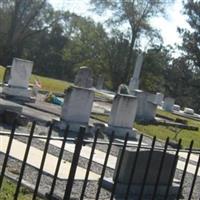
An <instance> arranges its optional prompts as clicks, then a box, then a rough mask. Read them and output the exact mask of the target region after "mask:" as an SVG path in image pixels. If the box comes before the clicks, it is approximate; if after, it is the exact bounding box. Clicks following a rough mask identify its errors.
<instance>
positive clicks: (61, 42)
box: [0, 0, 200, 109]
mask: <svg viewBox="0 0 200 200" xmlns="http://www.w3.org/2000/svg"><path fill="white" fill-rule="evenodd" d="M138 1H139V0H138ZM140 1H141V0H140ZM101 2H106V1H101ZM101 2H100V3H101ZM108 2H110V3H111V2H112V1H108ZM113 2H115V1H113ZM116 2H118V3H119V4H118V5H121V6H122V8H121V10H120V9H119V8H118V10H115V11H116V12H118V13H119V16H121V18H119V19H120V20H121V22H122V21H123V19H126V20H127V22H128V23H129V24H130V27H131V34H130V35H129V32H122V31H120V30H119V29H117V26H114V25H116V24H117V19H116V20H115V21H114V20H110V21H109V26H110V27H109V30H110V31H109V33H108V32H107V31H106V30H107V28H106V26H105V25H102V24H101V23H96V22H94V21H93V20H92V19H91V18H86V17H81V16H78V15H77V14H74V13H70V12H67V11H65V12H63V11H58V10H54V8H53V7H52V6H51V5H50V4H49V3H48V2H47V1H45V0H35V1H31V0H20V1H19V0H6V1H1V3H0V65H3V66H6V65H9V64H11V63H12V59H13V57H19V58H24V59H29V60H32V61H34V73H36V74H40V75H45V76H49V77H53V78H57V79H60V80H67V81H73V80H74V77H75V73H76V71H77V70H78V68H79V67H80V66H84V65H85V66H88V67H90V68H92V70H93V73H94V78H95V79H96V78H97V77H98V75H100V74H101V75H103V76H104V77H105V87H107V88H109V89H112V90H116V89H117V87H118V86H119V85H120V84H121V83H125V84H128V82H129V80H130V77H131V76H132V73H133V68H134V63H135V60H136V57H137V54H138V52H141V50H140V48H139V46H138V45H137V44H139V41H140V39H141V37H144V36H145V35H144V34H146V36H145V37H147V36H151V39H150V41H152V42H151V43H150V45H149V47H148V48H147V49H148V50H146V51H145V52H143V53H144V64H143V68H142V72H141V80H140V88H141V89H143V90H146V91H149V92H163V93H164V94H165V95H167V96H172V97H174V98H176V100H177V101H176V102H177V103H178V104H180V105H182V106H190V107H192V108H195V109H199V108H200V105H199V102H200V73H199V69H200V44H199V41H200V23H199V21H200V3H198V2H193V1H188V2H186V3H185V13H186V14H187V15H188V23H189V24H190V26H191V28H192V29H193V30H191V31H188V30H183V29H181V28H179V29H178V31H179V33H180V36H182V38H183V44H182V46H177V47H176V49H179V50H181V52H182V53H181V54H180V56H179V57H178V58H173V55H175V54H174V51H175V50H176V49H172V48H170V47H165V46H162V45H161V44H162V42H161V40H160V42H159V43H155V44H157V45H155V44H154V42H153V41H154V39H155V38H156V39H158V38H160V36H159V33H158V32H152V29H151V27H150V25H149V24H148V20H149V17H152V16H154V14H155V12H157V11H158V10H159V11H161V8H159V9H158V7H156V6H157V5H153V6H154V10H149V13H150V14H148V13H147V15H146V18H137V17H138V16H139V15H137V12H136V11H137V9H140V12H142V11H141V10H142V8H141V7H140V8H138V7H137V6H138V5H139V4H135V5H132V7H130V5H129V4H133V2H135V1H130V2H127V4H124V1H123V0H117V1H116ZM147 2H148V1H147ZM150 2H153V1H149V4H150ZM120 3H121V4H120ZM91 4H92V5H95V6H97V5H98V1H97V0H96V1H94V0H93V1H92V2H91ZM106 5H108V4H106ZM141 5H142V4H141ZM145 5H146V4H145ZM163 5H164V4H163ZM109 6H110V7H105V6H104V7H103V6H102V7H101V8H102V9H108V8H112V10H114V9H116V8H117V7H115V6H116V5H114V4H113V5H109ZM134 6H135V7H134ZM153 6H152V5H151V7H149V9H150V8H151V9H152V7H153ZM159 6H160V4H159ZM166 6H167V5H165V8H166ZM118 7H119V6H118ZM125 8H126V9H125ZM128 8H135V12H129V10H127V9H128ZM150 11H151V12H150ZM123 12H124V13H123ZM126 12H127V13H126ZM120 14H121V15H120ZM124 14H126V15H124ZM144 14H145V13H144ZM129 15H130V16H129ZM116 16H117V15H116ZM123 16H124V17H126V18H122V17H123ZM141 16H142V17H143V15H141ZM131 20H132V21H131ZM139 20H140V21H139ZM136 22H137V23H136ZM139 22H140V23H141V24H139ZM138 24H139V25H138ZM111 27H112V29H111ZM134 27H135V29H134ZM136 28H138V29H136ZM134 31H135V32H134ZM153 33H154V34H153ZM155 33H156V34H155ZM158 44H159V45H158Z"/></svg>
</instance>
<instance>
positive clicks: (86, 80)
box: [74, 66, 93, 88]
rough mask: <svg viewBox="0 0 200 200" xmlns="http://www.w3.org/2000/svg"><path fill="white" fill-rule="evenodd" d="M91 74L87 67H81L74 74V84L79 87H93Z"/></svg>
mask: <svg viewBox="0 0 200 200" xmlns="http://www.w3.org/2000/svg"><path fill="white" fill-rule="evenodd" d="M92 76H93V73H92V70H91V69H90V68H88V67H87V66H82V67H80V68H79V70H78V73H77V74H76V77H75V80H74V84H75V85H77V86H79V87H85V88H91V87H92V86H93V78H92Z"/></svg>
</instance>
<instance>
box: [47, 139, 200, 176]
mask: <svg viewBox="0 0 200 200" xmlns="http://www.w3.org/2000/svg"><path fill="white" fill-rule="evenodd" d="M50 143H51V144H52V145H54V146H57V147H61V144H62V142H61V141H55V140H54V141H51V142H50ZM74 149H75V144H72V143H67V144H66V145H65V150H67V151H69V152H72V153H73V152H74ZM90 152H91V147H89V146H83V147H82V150H81V156H82V157H84V158H86V159H89V156H90ZM105 156H106V153H104V152H102V151H99V150H95V154H94V157H93V161H94V162H96V163H99V164H101V165H103V163H104V159H105ZM179 156H180V157H183V158H185V157H186V155H185V153H182V152H181V153H180V155H179ZM191 160H193V161H196V160H197V158H196V156H195V155H193V154H192V155H191ZM116 162H117V157H116V156H112V155H109V159H108V163H107V166H108V167H110V168H111V169H115V165H116ZM184 167H185V162H183V161H180V160H179V161H178V163H177V169H179V170H184ZM195 170H196V166H195V165H193V164H189V165H188V168H187V172H189V173H191V174H194V173H195ZM198 176H200V169H199V172H198Z"/></svg>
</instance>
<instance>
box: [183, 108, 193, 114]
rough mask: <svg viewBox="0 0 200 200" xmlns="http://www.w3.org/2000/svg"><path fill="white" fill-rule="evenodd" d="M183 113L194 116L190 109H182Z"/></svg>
mask: <svg viewBox="0 0 200 200" xmlns="http://www.w3.org/2000/svg"><path fill="white" fill-rule="evenodd" d="M183 112H184V113H186V114H189V115H194V110H193V109H192V108H184V111H183Z"/></svg>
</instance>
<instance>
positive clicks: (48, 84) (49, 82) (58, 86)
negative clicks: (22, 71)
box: [0, 66, 72, 92]
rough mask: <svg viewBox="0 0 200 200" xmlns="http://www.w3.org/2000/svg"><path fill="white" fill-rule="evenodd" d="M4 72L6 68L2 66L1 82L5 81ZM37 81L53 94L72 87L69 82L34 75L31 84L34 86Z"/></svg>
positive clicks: (0, 67)
mask: <svg viewBox="0 0 200 200" xmlns="http://www.w3.org/2000/svg"><path fill="white" fill-rule="evenodd" d="M4 71H5V68H4V67H2V66H0V81H2V80H3V74H4ZM35 80H39V81H40V83H41V85H42V89H43V90H48V91H52V92H64V90H65V89H66V88H68V87H69V86H70V85H72V84H71V83H69V82H67V81H61V80H56V79H53V78H47V77H43V76H38V75H34V74H32V76H31V79H30V83H32V84H34V82H35Z"/></svg>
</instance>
